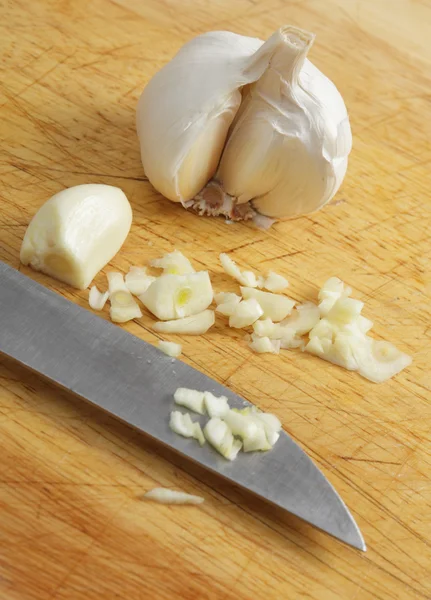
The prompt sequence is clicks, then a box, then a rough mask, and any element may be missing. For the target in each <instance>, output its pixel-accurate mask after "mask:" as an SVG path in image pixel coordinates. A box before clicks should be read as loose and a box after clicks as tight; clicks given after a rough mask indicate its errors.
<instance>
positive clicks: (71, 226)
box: [20, 184, 132, 290]
mask: <svg viewBox="0 0 431 600" xmlns="http://www.w3.org/2000/svg"><path fill="white" fill-rule="evenodd" d="M131 224H132V209H131V207H130V204H129V201H128V200H127V198H126V196H125V194H124V193H123V192H122V191H121V190H120V189H119V188H116V187H112V186H110V185H101V184H88V185H77V186H75V187H72V188H69V189H66V190H63V191H61V192H59V193H58V194H55V196H52V198H50V199H49V200H48V201H47V202H45V204H44V205H43V206H41V208H40V209H39V210H38V212H37V213H36V214H35V216H34V217H33V219H32V220H31V222H30V225H29V226H28V228H27V231H26V232H25V236H24V239H23V241H22V246H21V254H20V258H21V262H22V264H23V265H30V266H31V267H32V268H33V269H35V270H36V271H42V272H43V273H46V274H47V275H51V277H55V278H56V279H59V280H60V281H64V282H65V283H68V284H69V285H72V286H73V287H76V288H78V289H81V290H83V289H85V288H87V287H88V286H89V285H90V283H91V281H92V279H93V278H94V276H95V275H96V274H97V273H98V272H99V271H100V270H101V269H103V267H104V266H105V265H106V264H107V263H108V262H109V261H110V260H111V259H112V258H113V257H114V256H115V255H116V254H117V252H118V250H119V249H120V248H121V246H122V245H123V243H124V240H125V239H126V237H127V234H128V233H129V230H130V226H131Z"/></svg>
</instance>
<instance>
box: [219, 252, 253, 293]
mask: <svg viewBox="0 0 431 600" xmlns="http://www.w3.org/2000/svg"><path fill="white" fill-rule="evenodd" d="M220 262H221V264H222V267H223V269H224V271H225V273H227V275H230V276H231V277H233V278H234V279H236V280H237V281H238V282H239V283H240V284H241V285H246V286H248V287H256V286H257V278H256V275H255V274H254V273H253V272H252V271H241V269H240V268H239V267H238V265H237V264H236V262H235V261H234V260H232V259H231V258H230V256H228V255H227V254H224V253H222V254H220Z"/></svg>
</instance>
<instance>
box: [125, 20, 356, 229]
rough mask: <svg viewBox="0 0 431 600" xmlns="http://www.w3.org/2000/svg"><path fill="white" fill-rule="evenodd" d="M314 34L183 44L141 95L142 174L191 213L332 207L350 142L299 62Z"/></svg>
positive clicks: (331, 102)
mask: <svg viewBox="0 0 431 600" xmlns="http://www.w3.org/2000/svg"><path fill="white" fill-rule="evenodd" d="M313 41H314V35H313V34H311V33H309V32H307V31H304V30H301V29H298V28H296V27H282V28H281V29H279V30H278V31H276V32H275V33H274V34H273V35H272V36H271V37H270V38H269V40H268V41H267V42H265V43H263V42H262V41H261V40H258V39H255V38H249V37H245V36H240V35H236V34H233V33H229V32H212V33H208V34H204V35H202V36H199V37H198V38H195V39H194V40H192V41H191V42H189V43H188V44H186V45H185V46H184V47H183V48H182V49H181V50H180V52H179V53H178V54H177V55H176V56H175V57H174V59H173V60H172V61H171V62H170V63H168V64H167V65H166V66H165V67H164V68H163V69H162V70H161V71H160V72H159V73H157V74H156V75H155V76H154V77H153V79H152V80H151V81H150V82H149V84H148V85H147V87H146V88H145V90H144V92H143V94H142V96H141V99H140V101H139V105H138V114H137V128H138V135H139V138H140V144H141V156H142V162H143V165H144V169H145V172H146V175H147V176H148V178H149V180H150V182H151V183H152V184H153V185H154V187H155V188H156V189H157V190H158V191H160V192H161V193H162V194H163V195H165V196H166V197H167V198H169V199H171V200H173V201H176V202H182V203H183V204H184V205H185V206H186V207H193V208H194V209H195V210H196V211H197V212H199V213H200V214H214V215H216V214H224V215H226V216H229V218H234V219H242V218H250V217H252V216H258V215H265V216H266V217H270V218H273V219H285V218H289V217H295V216H298V215H302V214H306V213H310V212H313V211H315V210H318V209H319V208H321V207H322V206H324V205H325V204H326V203H327V202H329V201H330V200H331V198H332V197H333V196H334V194H335V193H336V192H337V190H338V188H339V187H340V185H341V183H342V181H343V179H344V176H345V173H346V169H347V158H348V155H349V152H350V150H351V145H352V138H351V130H350V124H349V119H348V115H347V110H346V107H345V104H344V102H343V99H342V97H341V95H340V93H339V92H338V90H337V88H336V87H335V86H334V84H333V83H332V82H331V81H330V80H329V79H328V78H327V77H325V75H323V73H321V72H320V71H319V69H317V68H316V67H315V66H314V65H313V64H312V63H311V62H310V61H309V60H308V59H307V58H306V56H307V54H308V51H309V50H310V48H311V46H312V44H313Z"/></svg>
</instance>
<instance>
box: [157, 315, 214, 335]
mask: <svg viewBox="0 0 431 600" xmlns="http://www.w3.org/2000/svg"><path fill="white" fill-rule="evenodd" d="M214 323H215V316H214V311H213V310H204V311H203V312H201V313H199V314H197V315H192V316H191V317H186V318H185V319H175V320H173V321H159V322H157V323H154V325H153V329H154V331H158V332H159V333H182V334H187V335H203V334H204V333H206V332H207V331H208V329H210V327H212V326H213V325H214Z"/></svg>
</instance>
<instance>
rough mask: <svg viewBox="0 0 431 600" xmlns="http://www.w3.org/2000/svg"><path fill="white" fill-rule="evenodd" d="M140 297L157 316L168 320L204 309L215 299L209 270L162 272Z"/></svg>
mask: <svg viewBox="0 0 431 600" xmlns="http://www.w3.org/2000/svg"><path fill="white" fill-rule="evenodd" d="M139 299H140V300H141V302H142V303H143V304H144V306H145V307H146V308H148V310H149V311H151V312H152V313H153V314H154V315H156V317H157V318H159V319H161V320H163V321H168V320H170V319H176V318H183V317H188V316H190V315H196V314H198V313H201V312H202V311H204V310H205V309H206V308H207V307H208V306H209V305H210V304H211V302H212V300H213V289H212V285H211V280H210V278H209V275H208V273H207V271H200V272H199V273H189V274H187V275H161V276H160V277H158V278H157V279H156V280H155V281H153V283H152V284H151V285H150V287H149V288H148V289H147V291H146V292H144V294H142V295H141V296H139Z"/></svg>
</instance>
